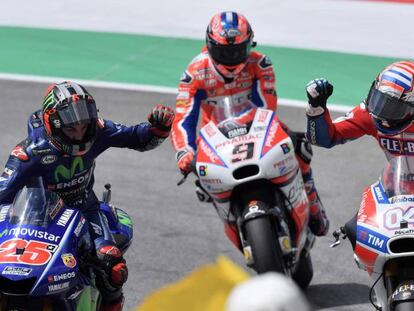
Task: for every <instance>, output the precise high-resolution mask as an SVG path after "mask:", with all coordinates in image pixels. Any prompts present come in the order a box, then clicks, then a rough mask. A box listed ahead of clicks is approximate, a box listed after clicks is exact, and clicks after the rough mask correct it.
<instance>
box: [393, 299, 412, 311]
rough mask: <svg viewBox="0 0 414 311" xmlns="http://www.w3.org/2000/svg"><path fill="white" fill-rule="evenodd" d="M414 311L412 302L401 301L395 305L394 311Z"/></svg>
mask: <svg viewBox="0 0 414 311" xmlns="http://www.w3.org/2000/svg"><path fill="white" fill-rule="evenodd" d="M412 310H414V301H412V300H411V301H402V302H400V303H398V304H396V305H395V308H394V311H412Z"/></svg>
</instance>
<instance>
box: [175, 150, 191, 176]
mask: <svg viewBox="0 0 414 311" xmlns="http://www.w3.org/2000/svg"><path fill="white" fill-rule="evenodd" d="M176 157H177V165H178V168H179V169H180V171H181V173H182V174H188V173H189V172H190V171H191V169H192V167H191V166H192V162H193V160H194V152H192V151H189V150H180V151H178V152H177V155H176Z"/></svg>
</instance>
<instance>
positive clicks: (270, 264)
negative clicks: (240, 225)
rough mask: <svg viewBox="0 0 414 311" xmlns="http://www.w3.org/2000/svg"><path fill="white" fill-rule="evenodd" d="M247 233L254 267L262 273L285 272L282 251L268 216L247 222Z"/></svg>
mask: <svg viewBox="0 0 414 311" xmlns="http://www.w3.org/2000/svg"><path fill="white" fill-rule="evenodd" d="M245 234H246V239H247V242H248V244H249V245H250V247H251V250H252V256H253V261H254V264H253V268H254V270H255V271H256V272H257V273H259V274H261V273H266V272H269V271H275V272H280V273H284V274H285V265H284V261H283V256H282V251H281V249H280V246H279V243H277V239H276V234H275V230H272V225H271V220H270V218H268V217H258V218H254V219H250V220H248V221H247V222H246V223H245Z"/></svg>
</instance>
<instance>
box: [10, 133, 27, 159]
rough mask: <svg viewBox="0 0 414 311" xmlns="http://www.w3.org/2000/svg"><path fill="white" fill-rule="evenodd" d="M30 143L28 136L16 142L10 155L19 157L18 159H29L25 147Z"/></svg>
mask: <svg viewBox="0 0 414 311" xmlns="http://www.w3.org/2000/svg"><path fill="white" fill-rule="evenodd" d="M30 143H31V141H30V140H29V139H28V138H26V139H25V140H23V141H21V142H20V143H19V144H17V145H16V147H14V149H13V150H12V152H11V153H10V155H11V156H13V157H15V158H17V159H19V160H20V161H24V162H25V161H29V159H30V158H29V155H28V154H27V147H28V146H29V145H30Z"/></svg>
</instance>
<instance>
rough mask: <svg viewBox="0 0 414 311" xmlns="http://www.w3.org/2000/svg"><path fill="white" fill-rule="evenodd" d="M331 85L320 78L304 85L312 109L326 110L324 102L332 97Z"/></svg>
mask: <svg viewBox="0 0 414 311" xmlns="http://www.w3.org/2000/svg"><path fill="white" fill-rule="evenodd" d="M332 92H333V85H332V84H330V83H329V82H328V80H326V79H323V78H320V79H314V80H312V81H310V82H309V83H308V84H307V85H306V94H307V95H308V102H309V104H310V105H311V106H312V107H314V108H317V107H322V108H323V109H325V108H326V101H327V99H328V98H329V96H331V95H332Z"/></svg>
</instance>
